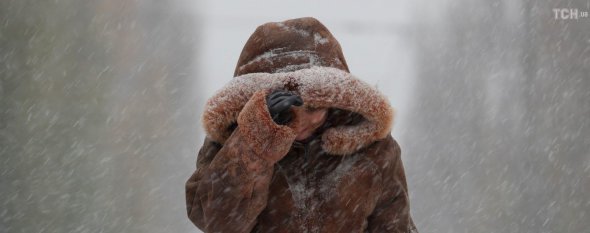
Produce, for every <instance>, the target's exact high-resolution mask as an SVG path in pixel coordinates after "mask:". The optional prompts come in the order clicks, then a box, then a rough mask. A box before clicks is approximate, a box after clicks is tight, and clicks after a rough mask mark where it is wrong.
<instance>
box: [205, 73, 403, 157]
mask: <svg viewBox="0 0 590 233" xmlns="http://www.w3.org/2000/svg"><path fill="white" fill-rule="evenodd" d="M286 87H291V88H293V87H294V88H295V90H292V91H293V92H294V93H295V94H297V95H299V96H301V98H302V99H303V101H304V103H305V104H307V105H310V106H312V107H319V108H323V107H325V108H339V109H344V110H348V111H352V112H357V113H359V114H361V115H363V116H364V118H365V121H363V122H361V123H359V124H357V125H351V126H338V127H334V128H330V129H328V130H326V131H325V132H324V133H323V135H322V148H323V149H324V150H325V151H326V152H328V153H329V154H334V155H346V154H352V153H354V152H356V151H358V150H359V149H361V148H363V147H365V146H367V145H369V144H371V143H372V142H374V141H376V140H379V139H382V138H385V137H386V136H387V135H388V134H389V132H390V131H391V127H392V124H393V109H392V108H391V106H390V105H389V102H388V101H387V98H386V97H385V96H383V95H382V94H381V93H380V92H379V91H378V90H376V89H375V88H373V87H372V86H370V85H368V84H367V83H365V82H363V81H361V80H359V79H357V78H355V77H353V76H352V75H351V74H349V73H347V72H345V71H342V70H339V69H336V68H330V67H319V66H314V67H311V68H308V69H302V70H297V71H293V72H286V73H251V74H245V75H242V76H238V77H235V78H233V79H232V81H230V82H229V83H228V84H226V85H225V86H224V87H223V88H222V89H221V90H219V91H218V92H217V93H216V94H215V95H214V96H213V97H211V98H210V99H209V100H208V102H207V104H206V106H205V112H204V114H203V119H202V120H203V125H204V128H205V131H206V132H207V134H208V135H209V136H210V137H211V138H212V139H213V140H215V141H217V142H219V143H224V142H225V140H226V139H227V138H228V137H229V133H230V132H229V131H228V130H227V129H228V127H229V126H230V125H231V124H232V123H235V122H236V119H237V117H238V115H239V113H240V111H241V109H242V108H243V107H244V105H245V104H246V102H248V100H249V99H250V97H251V96H252V95H253V94H254V93H255V92H256V91H259V90H275V89H285V88H286Z"/></svg>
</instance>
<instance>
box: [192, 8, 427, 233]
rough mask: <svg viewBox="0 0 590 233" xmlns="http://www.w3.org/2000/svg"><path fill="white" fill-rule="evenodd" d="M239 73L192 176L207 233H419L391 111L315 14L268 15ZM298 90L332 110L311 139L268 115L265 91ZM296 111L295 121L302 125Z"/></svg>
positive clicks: (211, 108)
mask: <svg viewBox="0 0 590 233" xmlns="http://www.w3.org/2000/svg"><path fill="white" fill-rule="evenodd" d="M235 75H236V77H235V78H234V79H233V80H232V81H231V82H230V83H229V84H227V85H226V86H225V87H224V88H223V89H222V90H220V91H219V92H218V93H217V94H216V95H214V96H213V97H212V98H211V99H210V100H209V101H208V103H207V106H206V109H205V113H204V116H203V124H204V127H205V130H206V131H207V138H206V139H205V143H204V145H203V146H202V148H201V150H200V151H199V155H198V157H197V170H196V171H195V173H194V174H193V175H192V176H191V177H190V178H189V180H188V181H187V183H186V200H187V211H188V216H189V218H190V219H191V221H192V222H193V223H194V224H195V225H196V226H197V227H198V228H200V229H201V230H203V231H204V232H326V233H328V232H329V233H336V232H416V230H415V227H414V224H413V222H412V219H411V217H410V209H409V200H408V191H407V185H406V178H405V174H404V169H403V165H402V161H401V159H400V148H399V145H398V144H397V143H396V141H395V140H394V139H393V138H392V137H391V136H390V135H389V133H390V130H391V125H392V122H393V109H392V108H391V107H390V105H389V103H388V101H387V100H386V98H385V97H384V96H382V95H381V94H380V93H379V92H378V91H377V90H376V89H374V88H372V87H371V86H369V85H367V84H366V83H364V82H362V81H360V80H358V79H356V78H355V77H353V76H352V75H350V74H349V73H348V67H347V65H346V61H345V60H344V57H343V55H342V52H341V49H340V45H339V44H338V42H337V41H336V40H335V39H334V37H333V36H332V35H331V34H330V32H329V31H328V30H327V29H326V28H325V27H324V26H323V25H322V24H321V23H319V22H318V21H317V20H315V19H313V18H302V19H294V20H289V21H285V22H281V23H268V24H265V25H262V26H260V27H258V29H257V30H256V31H255V32H254V34H253V35H252V36H251V37H250V39H249V40H248V42H247V43H246V45H245V47H244V50H243V52H242V54H241V56H240V59H239V61H238V66H237V68H236V71H235ZM275 89H285V90H289V91H292V92H294V93H296V94H298V95H299V96H301V97H302V99H303V101H304V102H305V104H307V105H310V106H312V107H322V108H329V109H330V110H329V114H328V119H327V120H326V122H325V124H324V125H323V126H322V127H320V129H318V131H317V132H316V134H315V135H314V136H312V138H310V139H308V140H306V141H305V142H296V141H294V140H295V136H296V134H295V132H294V130H293V129H292V128H291V125H277V124H275V123H274V121H273V120H272V119H271V118H270V114H269V112H268V109H267V107H266V100H265V97H266V95H267V94H268V93H269V92H270V91H271V90H275ZM296 121H297V119H294V120H293V122H296Z"/></svg>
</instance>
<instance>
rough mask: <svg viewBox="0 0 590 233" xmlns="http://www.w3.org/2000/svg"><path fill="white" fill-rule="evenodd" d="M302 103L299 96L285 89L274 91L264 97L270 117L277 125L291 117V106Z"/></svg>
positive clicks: (287, 121)
mask: <svg viewBox="0 0 590 233" xmlns="http://www.w3.org/2000/svg"><path fill="white" fill-rule="evenodd" d="M292 105H295V106H301V105H303V100H302V99H301V97H299V96H297V95H295V94H292V93H290V92H287V91H282V90H278V91H274V92H273V93H271V94H269V95H268V96H267V97H266V106H267V107H268V111H269V112H270V117H272V119H273V120H274V121H275V123H277V124H279V125H286V124H287V123H289V122H290V121H291V119H293V113H292V112H291V111H290V109H291V106H292Z"/></svg>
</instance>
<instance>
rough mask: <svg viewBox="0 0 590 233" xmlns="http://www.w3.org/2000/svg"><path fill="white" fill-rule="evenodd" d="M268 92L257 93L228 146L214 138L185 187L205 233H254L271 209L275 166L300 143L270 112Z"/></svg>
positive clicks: (189, 204)
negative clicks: (262, 215)
mask: <svg viewBox="0 0 590 233" xmlns="http://www.w3.org/2000/svg"><path fill="white" fill-rule="evenodd" d="M265 97H266V92H264V91H260V92H257V93H255V94H254V95H253V96H252V98H250V100H249V101H248V103H246V105H245V106H244V108H243V109H242V111H241V112H240V114H239V116H238V126H237V128H236V129H235V130H234V131H233V133H232V134H231V136H230V137H229V138H228V139H227V140H226V142H225V143H224V145H223V146H222V145H221V144H218V143H216V142H213V141H211V140H210V139H209V138H208V139H206V140H205V143H204V145H203V147H202V148H201V150H200V151H199V155H198V158H197V168H196V171H195V172H194V173H193V175H192V176H191V177H190V178H189V179H188V181H187V182H186V203H187V213H188V217H189V219H190V220H191V221H192V222H193V223H194V224H195V225H196V226H197V227H198V228H199V229H201V230H202V231H203V232H250V231H251V230H252V228H253V227H254V226H255V225H256V219H257V217H258V215H259V214H260V212H261V211H262V210H263V209H264V208H265V207H266V203H267V199H268V189H269V185H270V180H271V177H272V174H273V167H274V164H275V163H276V162H277V161H278V160H280V159H281V158H282V157H283V156H284V155H285V154H286V153H287V152H288V151H289V149H290V147H291V144H292V143H293V141H294V140H295V136H296V135H295V133H294V131H293V130H292V129H291V128H289V127H288V126H282V125H277V124H275V123H274V121H273V120H272V119H271V118H270V114H269V113H268V109H267V107H266V100H265Z"/></svg>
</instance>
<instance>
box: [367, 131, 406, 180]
mask: <svg viewBox="0 0 590 233" xmlns="http://www.w3.org/2000/svg"><path fill="white" fill-rule="evenodd" d="M364 156H365V157H366V158H367V159H369V160H371V161H372V162H373V163H374V164H376V165H377V166H378V167H379V168H380V169H381V170H382V171H383V170H388V169H389V168H392V167H395V166H396V164H397V162H398V161H399V160H400V159H401V148H400V146H399V144H398V143H397V141H396V140H395V139H394V138H393V137H392V136H391V135H388V136H387V137H385V138H383V139H381V140H378V141H375V142H374V143H373V144H371V145H370V146H369V147H367V148H366V149H365V150H364Z"/></svg>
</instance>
